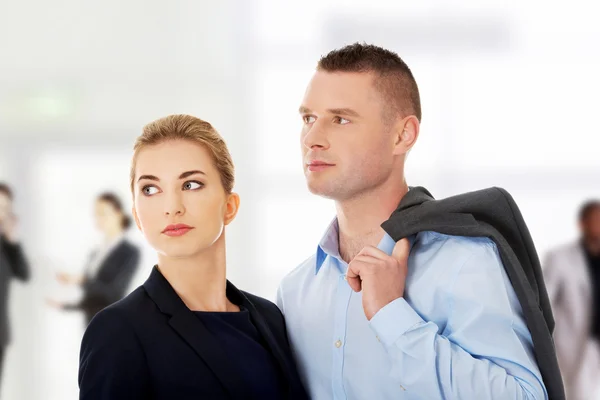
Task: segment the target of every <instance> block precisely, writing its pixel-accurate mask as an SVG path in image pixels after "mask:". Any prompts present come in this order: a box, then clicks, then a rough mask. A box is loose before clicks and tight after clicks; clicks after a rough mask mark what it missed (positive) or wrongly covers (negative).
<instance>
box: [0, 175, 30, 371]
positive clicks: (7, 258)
mask: <svg viewBox="0 0 600 400" xmlns="http://www.w3.org/2000/svg"><path fill="white" fill-rule="evenodd" d="M16 228H17V217H16V216H15V214H14V213H13V193H12V191H11V189H10V187H9V186H8V185H7V184H5V183H1V182H0V380H1V379H2V364H3V360H4V355H5V350H6V347H7V345H8V344H9V341H10V326H9V322H8V295H9V285H10V281H11V279H12V278H17V279H20V280H22V281H27V280H28V279H29V265H28V263H27V260H26V259H25V255H24V254H23V250H22V249H21V246H20V245H19V241H18V239H17V230H16Z"/></svg>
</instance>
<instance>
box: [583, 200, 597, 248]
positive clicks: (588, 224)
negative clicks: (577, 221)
mask: <svg viewBox="0 0 600 400" xmlns="http://www.w3.org/2000/svg"><path fill="white" fill-rule="evenodd" d="M581 231H582V233H583V237H584V238H585V240H586V242H588V243H591V244H595V247H597V250H598V251H599V252H600V207H595V208H594V209H592V211H591V212H590V213H589V214H588V215H587V217H586V218H585V219H584V220H583V221H582V222H581Z"/></svg>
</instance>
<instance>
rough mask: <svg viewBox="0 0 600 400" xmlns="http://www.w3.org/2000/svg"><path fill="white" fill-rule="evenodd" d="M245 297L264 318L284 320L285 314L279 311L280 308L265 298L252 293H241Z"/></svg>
mask: <svg viewBox="0 0 600 400" xmlns="http://www.w3.org/2000/svg"><path fill="white" fill-rule="evenodd" d="M241 292H242V294H243V295H244V296H246V298H247V299H248V301H250V303H251V304H252V305H253V306H254V307H255V308H256V310H257V311H258V312H260V313H261V314H262V315H263V316H267V317H272V318H275V319H283V314H282V313H281V311H280V310H279V307H277V305H276V304H275V303H273V302H272V301H270V300H267V299H265V298H264V297H260V296H257V295H255V294H252V293H248V292H245V291H241Z"/></svg>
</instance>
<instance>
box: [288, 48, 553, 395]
mask: <svg viewBox="0 0 600 400" xmlns="http://www.w3.org/2000/svg"><path fill="white" fill-rule="evenodd" d="M300 114H301V116H302V119H303V122H304V125H303V128H302V134H301V143H302V151H303V163H304V172H305V176H306V180H307V184H308V188H309V190H310V191H311V192H312V193H314V194H317V195H320V196H323V197H327V198H330V199H333V200H334V201H335V204H336V209H337V217H336V218H335V220H334V221H333V222H332V223H331V225H330V226H329V228H328V229H327V231H326V232H325V235H324V236H323V238H322V239H321V241H320V243H319V245H318V247H317V249H316V253H315V254H314V255H312V256H311V257H310V258H309V259H308V260H306V261H305V262H303V263H302V264H301V265H300V266H298V267H297V268H296V269H295V270H294V271H292V272H291V273H290V274H289V275H288V276H286V277H285V279H284V280H283V282H282V283H281V286H280V288H279V291H278V296H277V297H278V304H279V307H280V308H281V309H282V311H283V312H284V313H285V316H286V321H287V324H288V334H289V337H290V340H291V343H292V345H293V348H294V352H295V355H296V358H297V362H298V365H299V368H300V370H301V372H302V375H303V379H304V381H305V383H306V387H307V388H308V389H309V391H310V394H311V396H312V398H314V399H365V400H368V399H378V400H380V399H469V400H470V399H477V400H485V399H503V400H504V399H544V398H547V394H546V390H545V387H544V385H543V382H542V379H541V375H540V372H539V369H538V367H537V365H536V362H535V358H534V356H533V345H532V340H531V335H530V333H529V331H528V329H527V327H526V325H525V322H524V320H523V314H522V310H521V306H520V303H519V302H518V300H517V298H516V296H515V293H514V290H513V288H512V286H511V284H510V282H509V280H508V278H507V276H506V273H505V271H504V268H503V265H502V262H501V261H500V258H499V255H498V251H497V249H496V246H495V244H494V243H493V242H492V241H490V240H488V239H485V238H465V237H455V236H446V235H442V234H438V233H434V232H422V233H419V234H418V235H415V236H414V237H409V238H407V239H403V240H401V241H399V242H398V243H397V244H396V243H394V241H393V240H392V239H391V237H390V236H389V235H387V234H386V233H385V232H384V231H383V229H382V228H381V226H380V225H381V224H382V223H383V222H384V221H385V220H387V219H388V218H389V216H390V214H391V213H392V212H393V211H394V210H395V209H396V207H397V206H398V204H399V203H400V200H401V199H402V197H403V196H404V195H405V194H406V193H407V192H408V190H409V188H408V186H407V183H406V180H405V177H404V163H405V160H406V157H407V154H408V152H409V151H410V149H411V148H412V147H413V145H414V144H415V142H416V140H417V137H418V135H419V124H420V120H421V106H420V100H419V91H418V88H417V84H416V82H415V80H414V77H413V75H412V73H411V71H410V69H409V68H408V66H407V65H406V64H405V63H404V62H403V61H402V60H401V59H400V58H399V57H398V55H397V54H395V53H393V52H391V51H388V50H385V49H382V48H380V47H376V46H372V45H361V44H354V45H351V46H347V47H344V48H342V49H339V50H334V51H332V52H330V53H329V54H328V55H326V56H325V57H323V58H322V59H321V60H320V61H319V63H318V66H317V70H316V72H315V74H314V76H313V78H312V80H311V81H310V83H309V85H308V88H307V90H306V93H305V96H304V99H303V102H302V105H301V107H300ZM409 252H410V257H409Z"/></svg>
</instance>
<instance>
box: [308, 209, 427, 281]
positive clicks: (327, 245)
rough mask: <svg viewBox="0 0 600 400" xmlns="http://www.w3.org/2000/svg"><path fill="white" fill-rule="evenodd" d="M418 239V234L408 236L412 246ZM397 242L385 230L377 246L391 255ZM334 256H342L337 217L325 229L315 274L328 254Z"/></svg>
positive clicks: (318, 250) (339, 257)
mask: <svg viewBox="0 0 600 400" xmlns="http://www.w3.org/2000/svg"><path fill="white" fill-rule="evenodd" d="M415 239H416V235H411V236H409V237H408V241H409V242H410V247H411V248H412V245H413V244H414V241H415ZM395 245H396V242H395V241H394V239H392V237H391V236H390V235H388V234H387V232H385V234H384V235H383V238H382V239H381V241H380V242H379V245H377V248H378V249H379V250H381V251H383V252H384V253H386V254H388V255H390V254H392V250H394V246H395ZM328 255H329V256H332V257H335V258H338V259H340V260H341V256H340V242H339V225H338V220H337V217H336V218H334V219H333V221H331V223H330V224H329V226H328V227H327V229H326V230H325V234H324V235H323V237H322V238H321V241H320V242H319V245H318V246H317V260H316V265H315V274H317V273H318V272H319V270H320V269H321V267H322V266H323V263H324V262H325V259H326V258H327V256H328Z"/></svg>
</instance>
